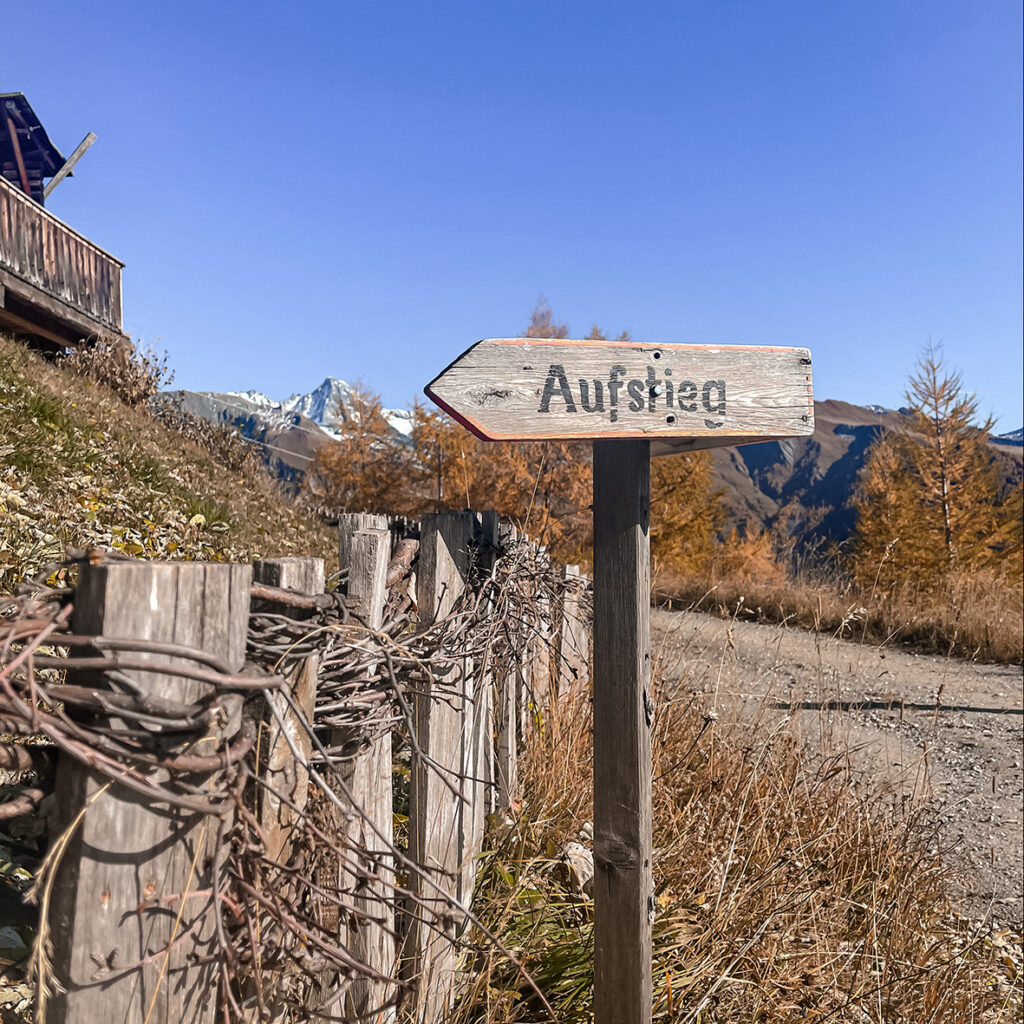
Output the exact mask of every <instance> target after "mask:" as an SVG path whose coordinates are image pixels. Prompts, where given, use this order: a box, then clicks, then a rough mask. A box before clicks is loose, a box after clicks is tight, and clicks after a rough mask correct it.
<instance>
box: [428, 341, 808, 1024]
mask: <svg viewBox="0 0 1024 1024" xmlns="http://www.w3.org/2000/svg"><path fill="white" fill-rule="evenodd" d="M426 392H427V394H428V395H429V396H430V397H431V398H432V399H433V400H434V401H435V402H436V403H437V404H438V405H439V406H441V408H442V409H444V410H445V411H446V412H448V413H450V414H451V415H452V416H454V417H455V419H457V420H458V421H459V422H460V423H462V424H463V425H464V426H466V427H468V428H469V429H470V430H471V431H473V433H474V434H476V435H477V436H478V437H482V438H484V439H485V440H490V441H545V440H546V441H555V440H568V439H581V438H586V439H590V440H592V441H593V442H594V453H593V454H594V460H593V461H594V506H593V507H594V669H593V680H594V705H593V706H594V868H595V873H594V1021H595V1024H651V1019H652V1006H651V936H652V930H651V924H652V921H653V919H654V913H655V906H656V905H655V901H654V889H653V879H652V874H651V864H652V861H653V856H654V852H653V847H652V845H651V723H652V721H653V710H654V704H653V701H652V698H651V694H650V673H651V651H650V623H649V620H648V615H649V611H650V596H651V576H650V532H649V531H650V507H651V502H650V498H651V493H650V485H651V479H650V470H651V464H650V458H649V456H651V455H668V454H671V453H672V452H678V451H688V450H692V449H694V448H713V447H718V446H719V445H731V444H746V443H748V442H750V441H763V440H766V439H768V438H782V437H794V436H800V435H802V434H810V433H811V432H812V431H813V430H814V404H813V401H812V395H811V354H810V352H808V351H807V349H805V348H758V347H755V346H752V345H730V346H723V345H646V344H638V343H636V342H632V341H625V342H623V341H569V340H567V339H565V338H491V339H489V340H487V341H481V342H478V343H477V344H476V345H474V346H473V347H472V348H471V349H469V350H468V351H467V352H464V353H463V354H462V355H461V356H459V358H458V359H456V360H455V362H453V363H452V364H451V365H450V366H448V368H447V369H445V370H444V371H443V372H442V373H440V374H439V375H438V376H437V377H436V378H435V379H434V380H433V381H431V382H430V384H429V385H428V386H427V388H426Z"/></svg>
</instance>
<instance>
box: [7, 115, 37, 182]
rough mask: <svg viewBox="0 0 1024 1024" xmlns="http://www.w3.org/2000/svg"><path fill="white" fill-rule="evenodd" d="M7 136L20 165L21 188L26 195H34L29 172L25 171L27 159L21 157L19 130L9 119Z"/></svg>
mask: <svg viewBox="0 0 1024 1024" xmlns="http://www.w3.org/2000/svg"><path fill="white" fill-rule="evenodd" d="M7 134H8V135H9V136H10V138H11V146H12V148H13V149H14V159H15V161H16V162H17V164H18V177H20V178H21V186H22V188H23V189H24V190H25V195H27V196H31V195H32V186H31V185H30V184H29V180H28V172H27V171H26V170H25V159H24V157H23V156H22V155H21V144H20V143H19V142H18V129H17V128H15V127H14V122H13V121H12V120H11V119H10V118H9V117H8V118H7Z"/></svg>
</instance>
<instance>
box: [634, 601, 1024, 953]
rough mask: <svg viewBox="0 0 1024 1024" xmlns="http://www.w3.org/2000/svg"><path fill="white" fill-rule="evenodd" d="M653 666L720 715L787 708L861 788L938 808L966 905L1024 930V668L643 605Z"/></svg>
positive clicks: (742, 716) (782, 712)
mask: <svg viewBox="0 0 1024 1024" xmlns="http://www.w3.org/2000/svg"><path fill="white" fill-rule="evenodd" d="M651 625H652V640H653V644H654V657H655V662H654V664H655V671H656V672H657V673H659V674H660V675H661V677H662V678H663V679H664V680H665V681H666V682H667V683H668V684H669V685H673V686H678V687H679V688H680V689H683V690H691V691H697V692H701V693H703V694H705V697H704V700H705V703H706V705H707V706H708V707H709V708H710V707H713V708H714V709H715V710H717V712H718V713H719V715H720V717H721V718H723V719H729V718H734V719H737V720H739V721H749V720H751V719H752V718H753V717H755V716H760V717H762V718H764V717H765V716H769V717H772V718H782V717H784V716H787V715H789V716H792V726H791V727H792V728H794V729H796V730H797V731H798V733H799V734H800V735H802V737H803V739H804V741H805V742H806V743H808V744H810V745H812V746H816V745H818V744H825V745H826V747H827V748H830V749H832V750H834V749H836V748H837V747H838V748H840V749H848V750H849V751H850V755H851V761H852V762H853V764H854V765H855V767H856V769H857V770H858V772H860V773H862V784H863V785H865V786H876V785H878V784H881V785H883V786H887V787H890V788H891V791H892V793H893V796H894V799H898V800H923V801H926V802H927V803H928V805H929V806H930V807H932V808H934V810H935V812H936V814H937V817H938V821H939V830H940V835H941V837H942V839H943V845H944V846H946V847H948V848H949V849H950V853H949V855H948V858H947V863H949V865H950V866H951V867H952V868H953V870H954V872H955V874H956V884H957V895H958V896H959V898H960V899H961V900H962V907H961V910H962V913H964V914H965V915H966V916H970V917H972V918H975V919H981V918H987V919H988V920H990V921H991V923H992V925H993V926H994V927H1008V928H1011V929H1012V930H1013V931H1015V932H1017V933H1020V932H1021V930H1022V926H1024V903H1022V895H1024V864H1022V854H1024V829H1022V820H1024V779H1022V771H1021V762H1022V760H1024V749H1022V744H1024V731H1022V726H1024V702H1022V694H1024V673H1022V669H1021V666H1019V665H986V664H977V663H972V662H968V661H963V660H958V659H952V658H941V657H932V656H927V655H918V654H914V653H912V652H909V651H907V650H904V649H901V648H899V647H878V646H871V645H867V644H859V643H856V642H852V641H850V640H839V639H836V638H834V637H831V636H821V635H816V634H814V633H809V632H806V631H804V630H798V629H790V628H787V627H784V626H766V625H759V624H756V623H752V622H745V621H726V620H722V619H718V618H714V617H712V616H709V615H703V614H697V613H693V612H670V611H665V610H663V609H652V612H651Z"/></svg>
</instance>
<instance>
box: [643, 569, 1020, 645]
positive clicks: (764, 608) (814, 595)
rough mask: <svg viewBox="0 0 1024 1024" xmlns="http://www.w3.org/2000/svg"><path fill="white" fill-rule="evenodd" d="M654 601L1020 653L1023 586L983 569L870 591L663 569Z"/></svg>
mask: <svg viewBox="0 0 1024 1024" xmlns="http://www.w3.org/2000/svg"><path fill="white" fill-rule="evenodd" d="M654 600H655V601H656V602H658V603H663V604H667V605H669V606H671V607H676V608H691V609H693V610H695V611H706V612H712V613H715V614H719V615H722V616H725V617H728V618H731V617H732V616H734V615H737V614H738V615H739V617H740V618H748V619H752V620H755V621H758V622H786V623H789V624H791V625H795V626H801V627H803V628H804V629H811V630H816V631H819V632H825V633H830V634H833V635H835V636H837V637H845V638H847V639H852V640H861V641H865V640H866V641H868V642H870V643H874V644H905V645H909V646H912V647H914V648H916V649H918V650H921V651H925V652H928V653H933V654H942V655H955V656H957V657H962V658H971V659H979V660H981V661H994V662H1001V663H1004V664H1006V663H1012V664H1019V663H1020V662H1021V660H1022V658H1024V588H1022V586H1021V584H1020V582H1019V581H1018V582H1017V583H1016V584H1010V583H1007V582H1006V581H1005V580H1001V579H999V578H998V577H996V576H995V575H994V574H992V573H991V572H986V571H974V572H961V573H959V574H957V575H955V576H953V577H951V578H950V579H949V580H947V581H946V582H945V583H944V584H943V585H942V586H941V587H939V588H935V587H924V586H922V585H920V584H917V583H905V584H903V585H900V586H894V587H892V588H891V589H890V590H888V591H882V590H880V589H877V590H874V591H868V592H863V591H861V590H858V589H857V588H856V587H854V586H852V585H851V584H849V583H847V582H843V581H842V580H840V579H838V578H836V579H833V580H828V579H826V580H808V579H797V580H790V579H786V578H779V577H776V578H771V577H769V578H768V579H767V580H762V579H759V578H758V577H756V576H749V575H748V576H746V577H740V578H736V577H729V578H726V579H721V578H718V579H714V580H709V579H707V578H705V577H692V576H690V577H686V576H673V575H671V574H668V573H662V574H661V576H660V578H659V579H658V580H657V581H656V584H655V588H654ZM738 606H739V609H740V610H739V612H737V607H738Z"/></svg>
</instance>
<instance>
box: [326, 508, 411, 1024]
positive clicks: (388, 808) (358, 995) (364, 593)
mask: <svg viewBox="0 0 1024 1024" xmlns="http://www.w3.org/2000/svg"><path fill="white" fill-rule="evenodd" d="M338 538H339V545H338V546H339V554H340V555H342V556H344V555H346V554H347V557H348V562H347V563H346V562H342V563H341V568H342V569H346V568H347V569H348V596H349V599H350V601H351V607H352V610H353V611H354V612H355V614H356V615H357V616H359V618H360V619H362V620H363V622H364V623H365V624H366V626H367V627H368V628H369V629H372V630H380V628H381V626H382V625H383V620H384V604H385V600H386V597H387V588H386V577H387V570H388V562H389V559H390V556H391V534H390V533H389V531H388V529H387V520H386V519H385V518H384V516H370V515H363V514H358V515H345V516H342V517H341V518H340V521H339V527H338ZM344 739H345V737H344V731H343V730H335V731H334V734H333V737H332V745H334V744H335V743H340V742H344ZM344 777H345V781H346V784H347V785H348V787H349V791H350V792H351V794H352V799H353V800H354V801H355V802H356V803H357V804H358V805H359V806H360V807H361V808H362V810H363V811H364V812H365V814H366V815H367V817H368V819H369V824H372V827H368V824H367V823H366V822H364V821H363V819H361V818H358V817H354V818H353V819H352V821H351V822H350V825H349V840H350V844H351V848H352V856H356V855H357V853H360V854H361V853H363V852H364V851H365V855H366V857H367V858H368V861H369V865H368V866H369V868H370V871H371V873H372V875H373V876H376V878H374V877H370V878H369V880H366V881H363V883H362V884H359V883H360V880H359V879H358V878H357V877H356V873H355V872H354V871H351V870H345V871H343V873H342V889H343V890H344V891H348V892H350V893H351V894H352V896H353V902H354V904H355V908H356V911H357V915H358V916H357V917H355V918H354V919H353V920H351V921H350V922H349V924H348V940H349V944H350V948H351V950H352V953H353V955H354V956H356V957H357V958H358V959H359V960H362V961H363V962H364V963H366V964H368V965H369V966H370V967H372V968H373V969H374V970H375V971H377V972H378V973H379V974H382V975H385V976H386V977H394V975H395V973H396V952H395V929H396V919H395V914H394V910H393V906H394V902H393V901H394V896H393V889H392V886H391V884H390V883H391V881H392V880H393V878H394V864H393V863H392V860H393V857H392V854H391V851H390V847H391V845H392V839H393V823H394V811H393V805H392V780H391V733H390V732H388V733H386V734H385V735H384V736H381V737H380V738H379V739H377V740H375V741H374V742H373V743H372V744H371V746H370V748H369V749H368V750H366V751H363V752H361V753H360V754H358V755H357V756H356V758H355V759H354V761H353V762H352V763H351V764H350V765H349V766H348V768H347V769H346V770H345V773H344ZM381 837H383V838H381ZM382 917H383V920H381V918H382ZM392 998H394V986H393V985H389V984H387V983H386V982H382V981H374V980H372V979H369V978H363V977H356V978H354V979H353V981H352V984H351V987H350V988H349V992H348V998H347V1000H346V1003H347V1006H346V1008H347V1009H348V1010H349V1011H350V1012H351V1013H352V1014H353V1016H355V1017H357V1018H359V1019H360V1020H372V1021H374V1024H386V1022H390V1021H393V1020H394V1019H395V1008H394V1007H393V1006H389V1007H387V1009H383V1010H380V1009H378V1008H380V1007H382V1006H383V1005H384V1003H386V1002H387V1001H388V1000H389V999H392Z"/></svg>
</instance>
